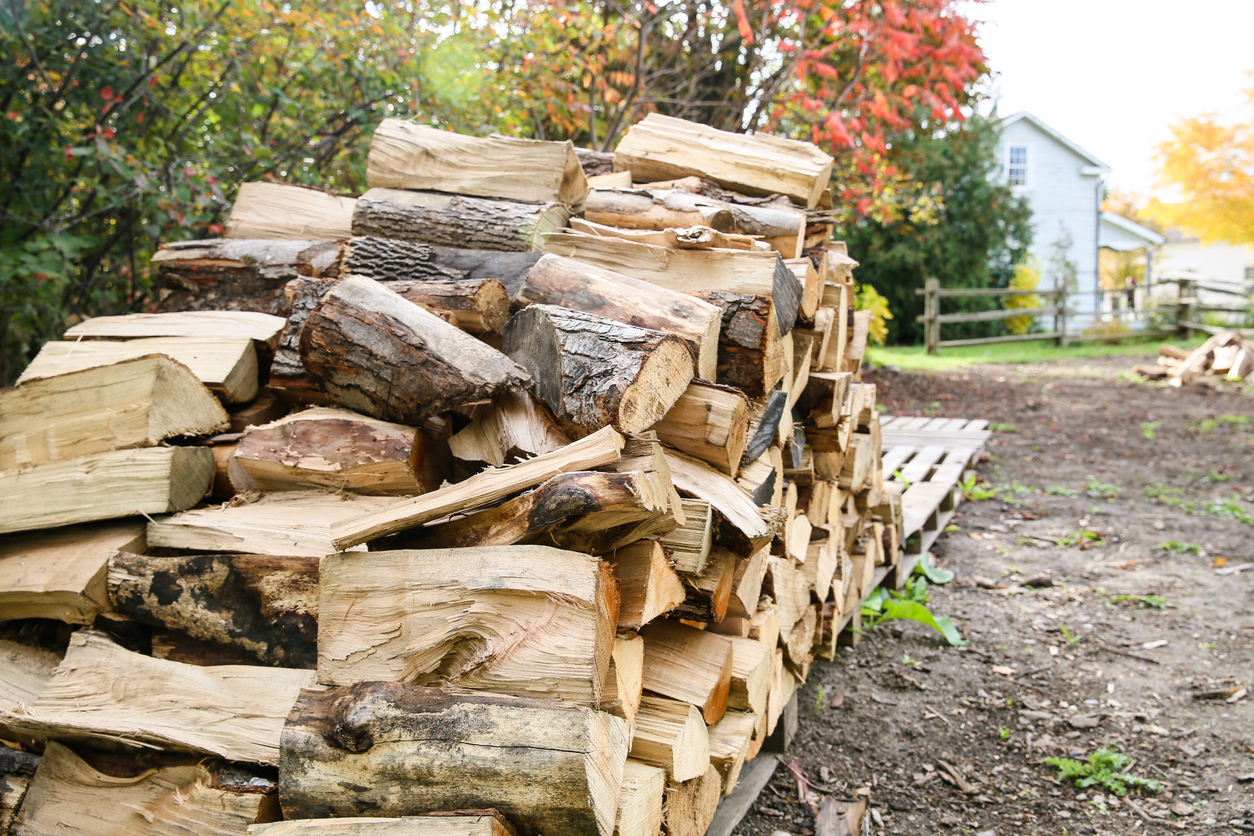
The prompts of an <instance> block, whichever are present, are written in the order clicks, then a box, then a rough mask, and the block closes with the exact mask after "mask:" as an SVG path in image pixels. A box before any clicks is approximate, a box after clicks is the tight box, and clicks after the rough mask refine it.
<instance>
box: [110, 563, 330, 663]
mask: <svg viewBox="0 0 1254 836" xmlns="http://www.w3.org/2000/svg"><path fill="white" fill-rule="evenodd" d="M109 598H110V600H111V601H112V603H113V607H114V609H115V610H117V612H119V613H121V614H123V615H125V616H127V617H129V618H133V619H135V620H136V621H139V622H142V623H144V624H150V625H152V626H154V627H164V628H166V629H169V630H175V631H177V632H180V633H183V634H185V635H187V636H190V637H191V638H193V639H198V640H200V641H205V642H213V643H215V644H219V645H222V646H224V647H229V648H231V649H233V650H235V651H238V652H239V653H240V654H241V655H243V656H247V657H251V658H253V659H256V660H257V661H258V662H262V663H263V664H267V665H275V666H278V667H286V668H313V667H315V666H316V665H317V659H318V654H317V642H318V559H317V558H314V557H266V556H262V555H253V554H202V555H190V556H181V557H150V556H146V555H142V554H133V553H130V552H127V551H119V552H116V553H115V554H114V555H113V557H112V559H110V561H109Z"/></svg>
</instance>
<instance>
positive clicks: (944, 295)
mask: <svg viewBox="0 0 1254 836" xmlns="http://www.w3.org/2000/svg"><path fill="white" fill-rule="evenodd" d="M1162 283H1172V284H1175V285H1176V289H1177V293H1176V297H1175V298H1174V299H1173V300H1172V301H1170V302H1167V303H1162V302H1159V303H1157V304H1156V306H1155V310H1156V311H1157V312H1161V313H1164V314H1171V313H1173V314H1174V316H1173V319H1174V322H1172V323H1170V324H1168V325H1166V326H1165V327H1162V328H1155V329H1140V330H1132V331H1128V332H1126V333H1107V334H1085V333H1074V332H1069V331H1068V330H1067V317H1069V316H1075V315H1077V314H1078V313H1080V312H1079V311H1077V310H1075V309H1073V308H1068V307H1067V298H1068V292H1067V289H1066V288H1055V289H1047V290H1011V289H1009V288H997V287H963V288H958V287H953V288H949V287H941V285H940V281H939V280H938V279H928V280H927V281H926V282H925V283H924V287H923V289H922V290H916V291H915V293H916V294H918V295H920V296H922V297H923V315H922V316H920V317H918V318H917V321H918V322H921V323H923V339H924V344H925V345H926V347H927V353H928V354H939V353H940V349H942V348H955V347H957V346H962V345H992V344H995V343H1012V342H1030V341H1033V340H1051V341H1053V342H1054V344H1055V345H1058V346H1066V345H1067V343H1069V342H1089V341H1095V340H1121V339H1144V338H1146V337H1152V338H1158V337H1167V336H1181V335H1182V336H1184V337H1186V338H1188V337H1192V336H1193V333H1194V332H1195V331H1208V332H1214V331H1217V330H1219V329H1218V328H1216V327H1214V326H1211V325H1206V324H1204V323H1202V322H1199V321H1198V320H1199V319H1201V314H1204V313H1208V312H1216V313H1248V312H1250V311H1251V306H1250V304H1248V303H1247V304H1245V305H1235V304H1233V305H1216V304H1203V302H1202V299H1201V298H1200V297H1199V296H1198V293H1199V292H1200V291H1204V292H1209V293H1221V294H1228V295H1231V296H1236V297H1239V298H1243V299H1248V298H1249V292H1248V289H1247V291H1246V292H1242V291H1236V290H1233V289H1231V288H1228V287H1221V286H1217V285H1212V284H1207V283H1205V282H1203V281H1199V280H1198V279H1165V280H1162ZM1007 296H1036V297H1038V298H1043V299H1048V300H1052V301H1053V304H1052V305H1046V306H1040V307H1033V308H1003V309H1001V310H994V311H978V312H976V313H949V314H943V313H941V312H940V308H941V300H942V299H971V298H979V297H1007ZM1125 313H1126V312H1125ZM1103 315H1105V314H1103ZM1110 315H1111V316H1117V315H1118V314H1116V313H1114V312H1111V314H1110ZM1019 316H1027V317H1032V318H1033V319H1035V318H1038V317H1052V318H1053V328H1052V329H1051V330H1049V331H1045V332H1037V333H1033V334H1005V335H1002V336H998V337H978V338H973V339H963V340H942V339H941V326H942V325H946V324H951V323H958V322H997V321H1000V320H1005V319H1012V318H1014V317H1019Z"/></svg>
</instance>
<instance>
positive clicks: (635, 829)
mask: <svg viewBox="0 0 1254 836" xmlns="http://www.w3.org/2000/svg"><path fill="white" fill-rule="evenodd" d="M665 793H666V770H664V769H659V768H658V767H656V766H649V765H648V764H645V763H640V762H639V761H633V760H631V759H628V761H627V765H626V766H625V767H624V768H623V788H622V792H621V794H620V795H619V798H618V819H617V821H616V823H615V825H614V836H658V834H659V833H661V832H662V802H663V800H664V798H665Z"/></svg>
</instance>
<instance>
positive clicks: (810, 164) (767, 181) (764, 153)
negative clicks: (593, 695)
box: [614, 113, 834, 836]
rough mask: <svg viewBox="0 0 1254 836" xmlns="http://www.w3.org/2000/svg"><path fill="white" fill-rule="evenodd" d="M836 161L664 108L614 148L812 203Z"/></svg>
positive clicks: (656, 174)
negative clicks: (679, 115)
mask: <svg viewBox="0 0 1254 836" xmlns="http://www.w3.org/2000/svg"><path fill="white" fill-rule="evenodd" d="M833 162H834V161H833V159H832V158H831V156H829V155H827V154H825V153H823V152H822V151H820V150H819V149H818V147H817V146H815V145H813V144H811V143H809V142H800V141H798V140H795V139H785V138H783V137H778V136H772V135H770V134H766V133H756V134H738V133H730V132H728V131H720V130H718V129H716V128H711V127H709V126H708V125H701V124H698V123H696V122H689V121H687V120H685V119H676V118H674V117H671V116H663V115H661V114H658V113H650V114H649V115H648V116H646V117H645V118H644V119H642V120H641V121H639V122H637V123H636V124H635V125H633V126H632V127H631V128H630V129H629V130H628V131H627V133H626V134H625V135H624V136H623V138H622V139H621V140H619V143H618V147H617V148H615V149H614V169H615V170H616V171H630V172H631V177H632V180H634V181H636V182H641V183H648V182H652V181H656V180H667V179H673V178H676V177H688V176H691V175H697V176H699V177H707V178H709V179H710V180H713V181H715V182H716V183H718V184H720V185H722V186H725V187H726V188H729V189H733V190H735V191H738V192H743V193H744V194H749V195H770V194H782V195H785V196H787V197H788V198H790V199H791V200H793V201H794V202H795V203H797V204H798V205H800V206H804V207H806V208H807V209H813V208H814V207H815V206H817V205H818V203H819V197H820V195H821V194H822V192H823V190H824V189H826V188H827V186H828V180H829V179H830V177H831V174H832V165H833ZM702 832H704V829H703V830H702ZM675 836H681V835H680V834H676V835H675Z"/></svg>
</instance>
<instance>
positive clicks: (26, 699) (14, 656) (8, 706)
mask: <svg viewBox="0 0 1254 836" xmlns="http://www.w3.org/2000/svg"><path fill="white" fill-rule="evenodd" d="M6 615H7V612H6ZM643 654H644V646H643V645H641V659H642V660H643V658H644V655H643ZM59 664H61V657H60V656H59V655H58V654H56V653H53V652H52V651H51V650H45V649H44V648H42V647H34V646H32V645H27V644H19V643H18V642H15V641H9V640H8V639H0V715H3V714H16V713H19V712H20V711H21V710H22V709H21V706H24V705H30V704H31V703H33V702H35V700H37V699H39V695H40V694H41V693H43V690H44V687H45V686H46V685H47V684H48V682H49V681H50V680H51V679H52V674H53V672H54V671H56V669H57V665H59ZM2 772H3V770H0V773H2ZM3 782H4V778H3V776H2V775H0V784H3ZM3 795H4V793H3V790H0V810H2V809H3V807H4V803H3ZM0 821H3V816H2V814H0Z"/></svg>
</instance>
